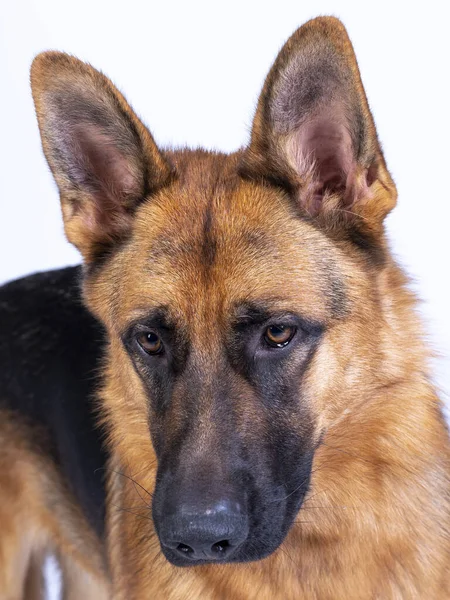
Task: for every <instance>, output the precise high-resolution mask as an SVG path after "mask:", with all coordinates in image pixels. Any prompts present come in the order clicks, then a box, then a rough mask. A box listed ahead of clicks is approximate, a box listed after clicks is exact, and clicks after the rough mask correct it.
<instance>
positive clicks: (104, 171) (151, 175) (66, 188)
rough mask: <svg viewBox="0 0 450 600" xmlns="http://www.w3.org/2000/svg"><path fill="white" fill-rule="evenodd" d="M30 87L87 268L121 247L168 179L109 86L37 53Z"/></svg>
mask: <svg viewBox="0 0 450 600" xmlns="http://www.w3.org/2000/svg"><path fill="white" fill-rule="evenodd" d="M31 85H32V92H33V99H34V102H35V106H36V113H37V117H38V122H39V129H40V133H41V138H42V145H43V149H44V153H45V156H46V158H47V161H48V163H49V165H50V168H51V170H52V172H53V175H54V178H55V180H56V183H57V185H58V188H59V191H60V196H61V203H62V210H63V216H64V223H65V229H66V234H67V237H68V239H69V240H70V241H71V242H72V243H73V244H75V246H77V247H78V249H79V250H80V251H81V253H82V254H83V256H84V258H85V261H86V262H88V263H89V262H93V261H95V260H96V259H97V258H98V257H99V256H101V255H102V254H104V253H105V252H107V251H108V249H109V248H110V247H111V246H113V245H114V244H116V243H117V242H119V241H120V240H123V239H124V238H125V237H126V236H127V235H128V232H129V230H130V227H131V222H132V215H133V212H134V210H135V209H136V207H137V206H138V204H139V203H140V202H141V201H142V200H143V199H144V198H145V197H147V196H148V195H149V194H150V193H152V192H154V191H156V190H157V189H159V188H161V187H162V186H164V185H166V184H167V183H168V182H169V181H170V179H171V177H172V176H173V173H172V167H171V165H170V164H169V162H168V160H167V158H166V157H165V156H164V155H163V153H162V152H161V151H160V150H159V149H158V147H157V146H156V144H155V142H154V140H153V138H152V136H151V134H150V133H149V131H148V130H147V129H146V127H145V126H144V125H143V124H142V122H141V121H140V120H139V119H138V117H137V116H136V115H135V113H134V112H133V110H132V109H131V107H130V106H129V105H128V103H127V102H126V100H125V98H124V97H123V96H122V94H121V93H120V92H119V91H118V90H117V89H116V88H115V87H114V85H113V84H112V83H111V82H110V80H109V79H108V78H107V77H105V76H104V75H103V74H102V73H100V72H98V71H96V70H95V69H94V68H92V67H91V66H90V65H87V64H85V63H83V62H81V61H79V60H78V59H76V58H74V57H72V56H69V55H67V54H64V53H61V52H44V53H42V54H39V55H38V56H37V57H36V58H35V59H34V62H33V65H32V68H31Z"/></svg>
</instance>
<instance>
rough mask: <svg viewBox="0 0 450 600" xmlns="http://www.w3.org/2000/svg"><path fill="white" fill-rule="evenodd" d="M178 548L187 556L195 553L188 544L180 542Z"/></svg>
mask: <svg viewBox="0 0 450 600" xmlns="http://www.w3.org/2000/svg"><path fill="white" fill-rule="evenodd" d="M177 550H178V551H179V552H182V553H183V554H185V555H187V556H189V555H190V554H193V553H194V549H193V548H191V547H190V546H188V545H187V544H178V546H177Z"/></svg>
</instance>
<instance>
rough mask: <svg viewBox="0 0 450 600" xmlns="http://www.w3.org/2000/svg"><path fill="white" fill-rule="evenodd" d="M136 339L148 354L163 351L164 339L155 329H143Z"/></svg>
mask: <svg viewBox="0 0 450 600" xmlns="http://www.w3.org/2000/svg"><path fill="white" fill-rule="evenodd" d="M136 340H137V343H138V344H139V346H140V347H141V348H142V350H144V352H146V353H147V354H160V353H161V352H162V349H163V343H162V340H161V338H160V337H159V335H158V334H156V333H155V332H154V331H141V332H140V333H139V334H138V335H137V336H136Z"/></svg>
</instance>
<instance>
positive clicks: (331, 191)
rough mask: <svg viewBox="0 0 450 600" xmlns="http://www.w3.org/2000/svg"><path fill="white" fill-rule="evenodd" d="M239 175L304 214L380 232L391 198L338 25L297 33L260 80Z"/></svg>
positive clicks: (324, 20)
mask: <svg viewBox="0 0 450 600" xmlns="http://www.w3.org/2000/svg"><path fill="white" fill-rule="evenodd" d="M241 174H242V175H244V176H247V177H250V178H252V179H265V180H270V181H271V182H273V183H275V184H278V185H282V186H283V187H284V188H286V189H288V190H289V192H291V193H292V194H293V195H294V197H295V199H296V201H297V203H299V205H300V207H301V209H302V211H303V212H304V213H306V214H307V215H310V216H312V217H315V218H317V219H318V220H319V221H320V220H326V222H327V223H330V220H331V222H332V223H333V224H336V223H339V222H346V223H348V222H349V221H350V222H353V223H354V221H355V220H356V221H358V224H360V225H361V226H362V227H366V228H369V229H371V230H372V232H375V231H380V230H381V227H382V221H383V219H384V217H385V216H386V214H387V213H388V212H389V211H390V210H391V209H392V208H393V207H394V205H395V201H396V189H395V185H394V183H393V181H392V179H391V177H390V175H389V172H388V170H387V168H386V164H385V162H384V158H383V155H382V152H381V149H380V145H379V143H378V139H377V134H376V130H375V125H374V122H373V118H372V115H371V113H370V110H369V106H368V103H367V98H366V95H365V92H364V88H363V86H362V83H361V78H360V74H359V69H358V65H357V62H356V57H355V54H354V51H353V47H352V45H351V42H350V40H349V38H348V35H347V32H346V30H345V28H344V26H343V25H342V23H341V22H340V21H339V20H338V19H335V18H333V17H319V18H317V19H313V20H312V21H309V22H308V23H306V24H305V25H303V26H302V27H300V29H298V30H297V31H296V32H295V33H294V34H293V35H292V36H291V38H290V39H289V40H288V41H287V43H286V44H285V46H284V47H283V48H282V50H281V52H280V54H279V55H278V57H277V59H276V61H275V63H274V65H273V67H272V69H271V70H270V72H269V74H268V76H267V79H266V81H265V84H264V87H263V90H262V93H261V96H260V99H259V102H258V106H257V110H256V114H255V118H254V122H253V128H252V133H251V140H250V145H249V147H248V148H247V149H246V150H245V151H244V154H243V158H242V163H241Z"/></svg>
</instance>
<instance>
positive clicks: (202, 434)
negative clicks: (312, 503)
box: [32, 18, 396, 565]
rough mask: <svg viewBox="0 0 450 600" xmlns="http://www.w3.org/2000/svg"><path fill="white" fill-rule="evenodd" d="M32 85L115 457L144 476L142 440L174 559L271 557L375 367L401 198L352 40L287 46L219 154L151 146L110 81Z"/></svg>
mask: <svg viewBox="0 0 450 600" xmlns="http://www.w3.org/2000/svg"><path fill="white" fill-rule="evenodd" d="M32 86H33V96H34V100H35V103H36V109H37V115H38V120H39V126H40V131H41V136H42V141H43V147H44V152H45V154H46V157H47V160H48V162H49V165H50V167H51V169H52V172H53V174H54V177H55V180H56V182H57V184H58V187H59V191H60V195H61V202H62V209H63V216H64V222H65V229H66V233H67V237H68V239H69V240H70V241H71V242H72V243H73V244H75V245H76V246H77V247H78V248H79V250H80V252H81V253H82V255H83V257H84V261H85V279H84V294H85V299H86V303H87V305H88V307H89V308H90V309H91V310H92V312H93V313H94V314H95V315H97V317H98V318H99V319H100V320H101V321H102V322H103V323H104V324H105V326H106V328H107V331H108V334H109V349H108V356H107V361H106V363H107V364H106V368H105V381H106V384H105V390H106V391H105V392H104V394H103V405H102V406H103V412H104V414H105V415H106V416H105V420H106V422H107V426H108V428H109V430H110V434H111V440H113V443H112V445H113V451H114V452H117V453H119V454H120V452H123V455H124V456H125V455H126V460H128V461H132V462H133V464H134V465H143V466H144V467H145V464H146V461H147V462H148V460H149V459H148V456H149V453H150V450H149V446H150V439H151V440H152V448H153V449H152V450H151V452H153V451H154V453H155V455H156V459H157V473H156V477H155V478H154V479H155V487H154V495H153V503H152V512H153V521H154V526H155V529H156V531H157V534H158V536H159V539H160V542H161V547H162V550H163V552H164V554H165V556H166V557H167V558H168V559H169V560H170V561H171V562H173V563H174V564H176V565H192V564H200V563H204V562H211V561H249V560H255V559H260V558H263V557H264V556H267V555H268V554H270V553H271V552H273V551H274V550H275V549H276V548H277V547H278V546H279V545H280V544H281V542H282V541H283V539H284V537H285V536H286V533H287V532H288V530H289V528H290V527H291V526H292V524H293V522H294V521H295V518H296V515H297V513H298V511H299V509H300V507H301V504H302V502H303V499H304V497H305V494H306V492H307V490H308V486H309V483H310V478H311V471H312V461H313V456H314V452H315V449H316V448H317V446H318V444H320V441H321V436H322V435H323V432H324V431H326V428H327V427H328V425H329V424H330V423H331V422H333V420H335V419H337V418H339V416H340V415H341V414H343V412H344V411H346V410H349V409H350V408H351V406H352V405H353V404H354V403H355V402H357V401H358V400H359V399H360V395H361V393H362V390H363V389H367V388H368V387H370V385H373V384H374V382H375V381H376V378H377V376H378V371H379V365H380V361H381V358H380V350H379V348H380V344H381V343H382V340H381V339H380V335H381V333H380V330H379V328H378V327H377V318H378V315H379V307H378V298H377V294H376V292H375V290H376V284H375V281H376V280H377V278H378V277H379V275H380V273H381V272H382V265H383V262H384V261H385V260H386V248H385V242H384V236H383V219H384V217H385V216H386V215H387V213H388V212H389V211H390V210H391V208H392V207H393V206H394V204H395V198H396V192H395V187H394V184H393V182H392V180H391V178H390V175H389V173H388V171H387V169H386V166H385V163H384V159H383V156H382V153H381V150H380V146H379V144H378V141H377V136H376V132H375V127H374V123H373V119H372V117H371V114H370V111H369V108H368V104H367V100H366V96H365V94H364V90H363V87H362V84H361V80H360V76H359V71H358V68H357V63H356V59H355V56H354V53H353V49H352V46H351V44H350V41H349V39H348V37H347V34H346V32H345V29H344V28H343V26H342V24H341V23H340V22H339V21H337V20H336V19H333V18H318V19H315V20H313V21H310V22H309V23H307V24H306V25H304V26H303V27H301V28H300V29H299V30H298V31H296V32H295V33H294V34H293V36H292V37H291V38H290V39H289V40H288V42H287V43H286V45H285V46H284V48H283V49H282V51H281V52H280V54H279V56H278V58H277V59H276V61H275V64H274V66H273V67H272V69H271V71H270V73H269V75H268V77H267V79H266V82H265V84H264V88H263V91H262V94H261V97H260V100H259V103H258V107H257V110H256V114H255V118H254V123H253V129H252V133H251V140H250V143H249V145H248V147H247V148H245V149H243V150H240V151H238V152H236V153H235V154H232V155H229V156H227V155H223V154H218V153H210V152H205V151H202V150H194V151H190V150H182V151H164V150H162V149H160V148H158V147H157V145H156V143H155V141H154V139H153V138H152V136H151V134H150V133H149V131H148V130H147V128H146V127H145V126H144V125H143V124H142V122H141V121H140V120H139V119H138V117H137V116H136V115H135V114H134V112H133V111H132V109H131V108H130V106H129V105H128V104H127V102H126V101H125V99H124V97H123V96H122V95H121V94H120V93H119V92H118V91H117V89H116V88H115V87H114V86H113V85H112V83H111V82H110V81H109V80H108V79H107V78H106V77H105V76H103V75H102V74H100V73H99V72H97V71H95V70H94V69H93V68H92V67H90V66H88V65H86V64H84V63H81V62H80V61H78V60H76V59H75V58H72V57H70V56H67V55H65V54H60V53H55V52H49V53H44V54H42V55H39V56H38V57H37V58H36V59H35V62H34V64H33V68H32ZM149 469H150V467H149ZM137 470H142V468H141V469H139V468H138V469H137Z"/></svg>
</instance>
